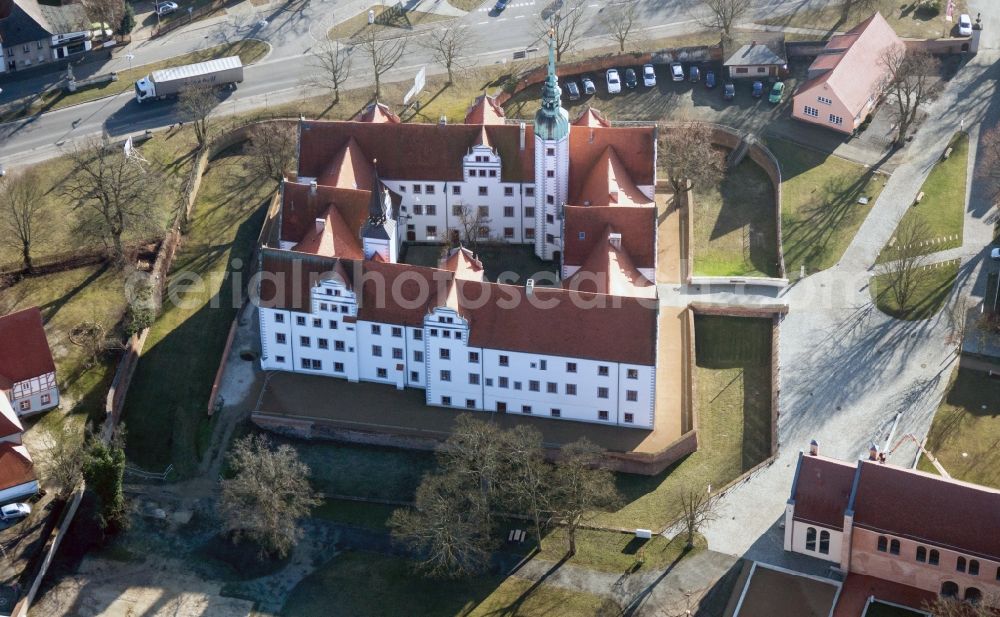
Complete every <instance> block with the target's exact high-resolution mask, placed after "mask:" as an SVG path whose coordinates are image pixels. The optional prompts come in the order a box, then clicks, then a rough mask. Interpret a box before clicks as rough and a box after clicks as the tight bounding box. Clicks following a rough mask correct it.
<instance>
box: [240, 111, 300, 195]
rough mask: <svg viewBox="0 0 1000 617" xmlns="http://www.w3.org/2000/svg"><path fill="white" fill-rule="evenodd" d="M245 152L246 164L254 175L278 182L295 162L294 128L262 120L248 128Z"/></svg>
mask: <svg viewBox="0 0 1000 617" xmlns="http://www.w3.org/2000/svg"><path fill="white" fill-rule="evenodd" d="M248 138H249V141H248V142H247V145H246V148H245V150H244V151H245V153H246V154H247V159H246V166H247V168H248V169H249V170H250V172H251V173H253V174H254V175H256V176H262V177H265V178H271V179H272V180H274V181H275V182H278V183H280V182H281V179H282V178H283V177H284V175H285V171H287V170H288V169H289V168H290V167H291V166H292V165H293V164H294V162H295V140H296V136H295V128H294V127H292V126H291V125H289V124H283V123H278V122H263V123H260V124H257V125H256V126H254V127H253V128H251V129H250V131H249V133H248Z"/></svg>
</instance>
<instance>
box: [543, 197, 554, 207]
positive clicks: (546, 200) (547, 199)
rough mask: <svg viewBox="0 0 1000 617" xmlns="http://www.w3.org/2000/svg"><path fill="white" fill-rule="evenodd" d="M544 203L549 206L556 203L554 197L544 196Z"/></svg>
mask: <svg viewBox="0 0 1000 617" xmlns="http://www.w3.org/2000/svg"><path fill="white" fill-rule="evenodd" d="M545 203H547V204H549V205H550V206H552V205H555V203H556V196H555V195H546V196H545Z"/></svg>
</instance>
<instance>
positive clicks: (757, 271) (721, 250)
mask: <svg viewBox="0 0 1000 617" xmlns="http://www.w3.org/2000/svg"><path fill="white" fill-rule="evenodd" d="M774 210H775V208H774V191H773V189H772V186H771V180H770V178H768V176H767V174H766V173H764V170H763V169H761V168H760V167H759V166H758V165H757V164H756V163H754V162H753V161H752V160H750V157H747V158H745V159H743V161H742V162H741V163H740V164H739V165H737V166H736V169H733V170H730V171H728V172H727V173H726V175H725V177H724V178H723V180H722V183H721V184H720V185H719V186H718V187H712V188H710V189H708V190H701V191H695V193H694V212H692V214H691V218H692V224H693V225H694V229H693V233H692V236H693V244H694V247H693V248H694V273H695V275H697V276H778V245H777V239H776V236H777V224H776V221H775V218H774V216H775V214H774Z"/></svg>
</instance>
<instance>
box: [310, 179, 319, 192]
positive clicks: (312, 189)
mask: <svg viewBox="0 0 1000 617" xmlns="http://www.w3.org/2000/svg"><path fill="white" fill-rule="evenodd" d="M318 188H319V182H316V181H315V180H313V181H311V182H310V183H309V194H310V195H315V194H316V190H317V189H318Z"/></svg>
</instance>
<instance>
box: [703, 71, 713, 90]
mask: <svg viewBox="0 0 1000 617" xmlns="http://www.w3.org/2000/svg"><path fill="white" fill-rule="evenodd" d="M705 87H706V88H714V87H715V72H714V71H705Z"/></svg>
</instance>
